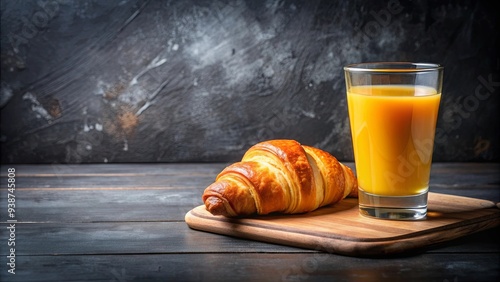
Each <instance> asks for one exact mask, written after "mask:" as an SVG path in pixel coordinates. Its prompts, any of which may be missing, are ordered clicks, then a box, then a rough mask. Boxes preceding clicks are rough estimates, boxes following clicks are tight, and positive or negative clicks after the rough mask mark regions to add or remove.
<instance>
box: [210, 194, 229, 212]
mask: <svg viewBox="0 0 500 282" xmlns="http://www.w3.org/2000/svg"><path fill="white" fill-rule="evenodd" d="M205 207H206V209H207V210H208V211H209V212H210V213H211V214H213V215H224V216H229V214H228V212H227V210H226V207H225V206H224V203H223V202H222V200H221V199H219V198H217V197H208V198H207V199H206V200H205Z"/></svg>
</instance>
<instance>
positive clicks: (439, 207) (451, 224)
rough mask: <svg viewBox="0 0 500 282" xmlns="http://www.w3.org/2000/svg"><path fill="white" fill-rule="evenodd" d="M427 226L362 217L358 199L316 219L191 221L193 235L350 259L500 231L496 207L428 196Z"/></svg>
mask: <svg viewBox="0 0 500 282" xmlns="http://www.w3.org/2000/svg"><path fill="white" fill-rule="evenodd" d="M428 209H429V210H428V215H427V219H426V220H421V221H392V220H379V219H372V218H367V217H363V216H361V215H360V214H359V212H358V207H357V200H356V199H345V200H343V201H341V202H339V203H337V204H336V205H333V206H327V207H324V208H321V209H318V210H316V211H314V212H311V213H306V214H298V215H269V216H255V217H246V218H226V217H222V216H213V215H212V214H210V213H209V212H208V211H206V209H205V207H204V206H200V207H197V208H195V209H193V210H191V211H190V212H189V213H188V214H187V215H186V222H187V224H188V225H189V226H190V227H191V228H194V229H198V230H204V231H209V232H214V233H218V234H226V235H231V236H237V237H242V238H248V239H252V240H260V241H265V242H273V243H277V244H284V245H290V246H297V247H304V248H310V249H316V248H318V247H319V248H322V249H325V250H328V251H329V252H335V253H340V254H345V255H354V256H368V255H381V254H391V253H400V252H407V251H411V250H414V249H418V248H422V247H425V246H428V245H429V244H434V243H440V242H444V241H448V240H451V239H455V238H458V237H461V236H465V235H467V234H470V233H473V232H477V231H480V230H484V229H488V228H493V227H495V226H499V225H500V210H499V209H498V208H496V205H495V203H493V202H491V201H485V200H479V199H472V198H465V197H459V196H453V195H445V194H435V193H429V206H428Z"/></svg>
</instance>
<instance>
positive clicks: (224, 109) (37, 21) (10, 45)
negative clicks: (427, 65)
mask: <svg viewBox="0 0 500 282" xmlns="http://www.w3.org/2000/svg"><path fill="white" fill-rule="evenodd" d="M495 11H496V10H495V9H494V7H493V6H492V5H491V4H486V3H485V2H482V1H420V0H415V1H398V0H389V1H387V0H378V1H274V0H272V1H271V0H270V1H229V0H228V1H199V0H192V1H136V0H120V1H68V0H64V1H63V0H41V1H14V0H12V1H8V0H2V1H1V13H2V14H1V31H2V32H1V61H2V68H1V70H2V77H1V150H2V151H1V161H2V163H81V162H98V163H99V162H174V161H183V162H184V161H196V162H198V161H235V160H237V159H239V158H240V157H241V155H242V154H243V152H244V151H245V150H246V149H247V148H248V147H249V146H250V145H252V144H254V143H255V142H258V141H261V140H265V139H271V138H293V139H297V140H299V141H300V142H302V143H305V144H309V145H314V146H317V147H320V148H323V149H325V150H327V151H329V152H331V153H333V154H334V155H335V156H337V157H338V158H339V159H341V160H352V158H353V157H352V147H351V138H350V131H349V130H350V128H349V123H348V117H347V109H346V98H345V86H344V76H343V71H342V67H343V66H344V65H345V64H349V63H357V62H366V61H395V60H398V61H419V62H435V63H440V64H443V65H444V66H445V82H444V91H443V97H442V103H441V110H440V116H439V121H438V125H437V127H438V129H437V135H436V146H435V154H434V160H436V161H492V160H493V161H498V160H499V148H498V143H499V142H498V141H499V133H498V132H499V130H498V122H497V112H498V102H499V98H498V92H499V91H498V88H499V86H500V78H499V73H500V58H499V56H498V50H500V48H499V46H500V44H499V26H498V21H497V20H496V18H498V12H495Z"/></svg>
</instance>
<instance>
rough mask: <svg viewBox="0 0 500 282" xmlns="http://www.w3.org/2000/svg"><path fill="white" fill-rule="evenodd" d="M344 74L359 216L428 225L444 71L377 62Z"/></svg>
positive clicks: (355, 66) (349, 68)
mask: <svg viewBox="0 0 500 282" xmlns="http://www.w3.org/2000/svg"><path fill="white" fill-rule="evenodd" d="M344 72H345V79H346V90H347V104H348V111H349V122H350V126H351V134H352V144H353V149H354V160H355V166H356V175H357V179H358V187H359V188H358V189H359V211H360V213H361V214H362V215H365V216H369V217H375V218H385V219H397V220H419V219H425V217H426V215H427V193H428V191H429V178H430V171H431V162H432V152H433V147H434V135H435V131H436V121H437V116H438V109H439V103H440V99H441V89H442V81H443V67H442V66H440V65H438V64H430V63H411V62H376V63H360V64H351V65H347V66H345V67H344Z"/></svg>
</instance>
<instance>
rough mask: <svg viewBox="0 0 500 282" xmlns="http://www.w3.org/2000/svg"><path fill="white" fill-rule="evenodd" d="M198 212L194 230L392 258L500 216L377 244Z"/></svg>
mask: <svg viewBox="0 0 500 282" xmlns="http://www.w3.org/2000/svg"><path fill="white" fill-rule="evenodd" d="M196 209H204V206H203V205H201V206H198V207H196V208H194V209H192V210H190V211H189V212H188V213H186V216H185V221H186V223H187V225H188V226H189V227H190V228H192V229H195V230H200V231H206V232H211V233H216V234H221V235H227V236H231V237H237V238H244V239H249V240H256V241H262V242H267V243H273V244H279V245H287V246H292V247H299V248H304V249H310V250H317V251H322V252H327V253H335V254H342V255H347V256H358V257H366V256H381V255H392V254H399V253H403V252H410V251H415V250H418V249H423V248H427V247H432V246H434V245H438V244H440V243H444V242H447V241H451V240H453V239H457V238H460V237H463V236H467V235H470V234H473V233H476V232H480V231H483V230H487V229H490V228H493V227H496V226H499V225H500V219H499V218H500V217H499V216H494V217H489V218H485V219H484V220H476V221H473V222H472V223H470V224H467V225H456V224H450V225H449V228H445V227H443V226H442V227H441V228H440V229H439V230H438V231H436V232H423V233H416V235H415V236H412V237H408V238H402V239H391V238H383V239H380V240H378V241H374V240H371V241H363V240H354V239H353V238H349V239H348V238H345V237H338V238H334V237H330V238H325V237H319V236H315V235H311V234H296V233H293V232H292V233H290V232H288V231H285V230H279V229H268V228H265V227H259V226H255V225H245V224H238V223H234V222H231V221H230V220H231V219H226V218H218V217H213V218H210V217H206V216H203V215H201V214H198V213H197V212H196Z"/></svg>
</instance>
